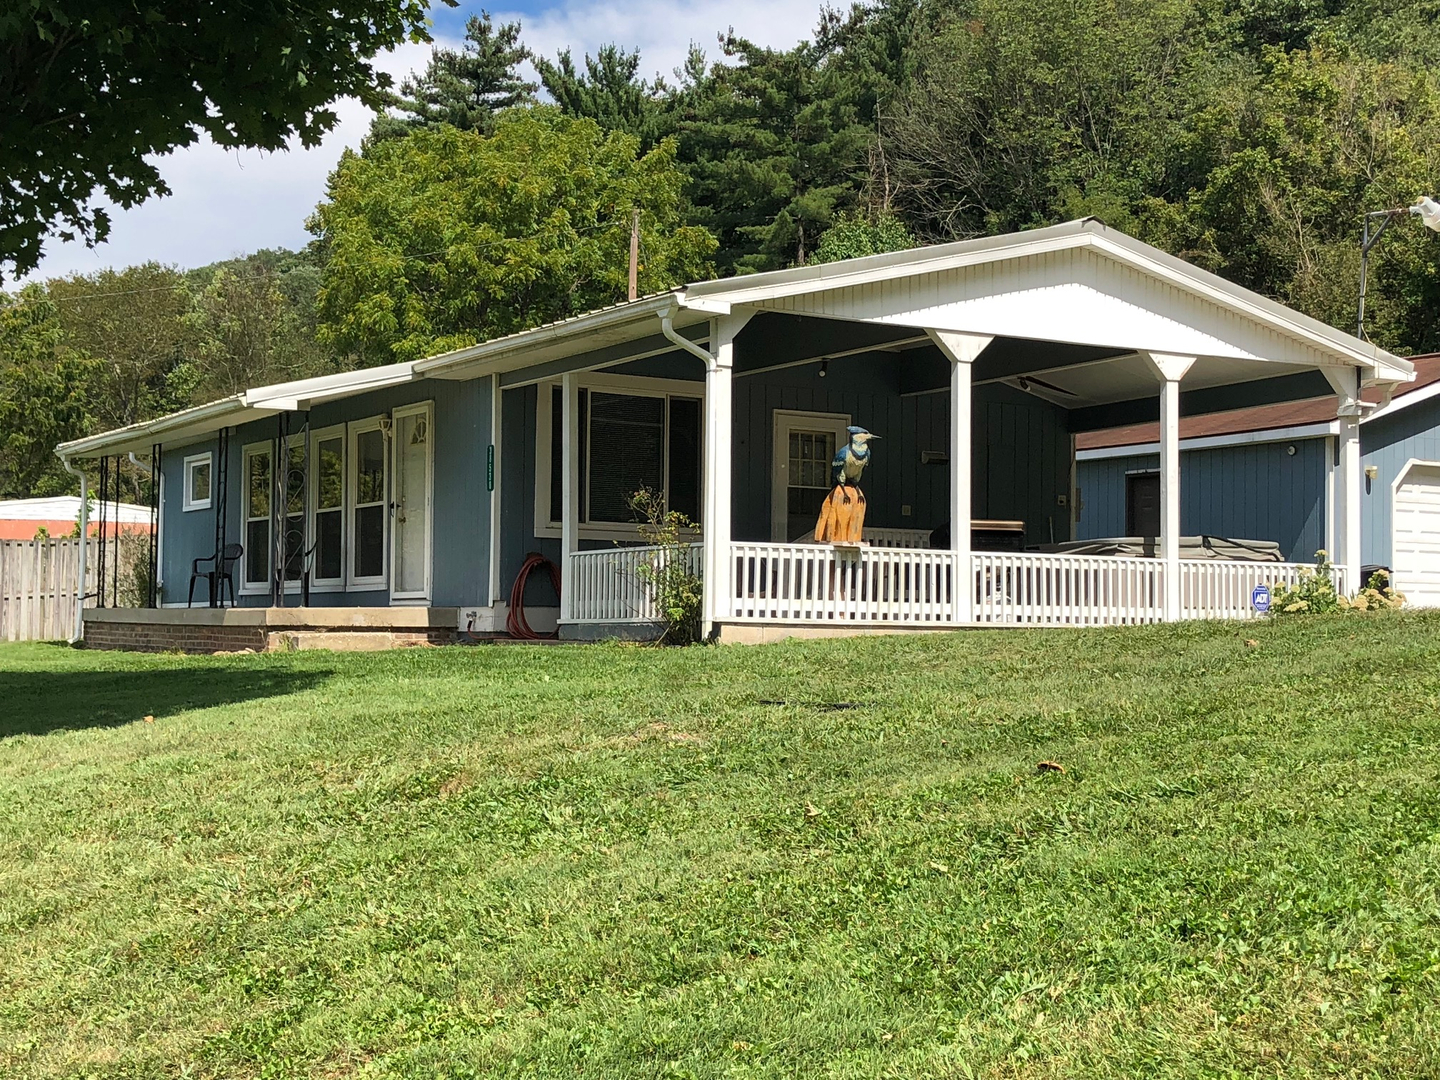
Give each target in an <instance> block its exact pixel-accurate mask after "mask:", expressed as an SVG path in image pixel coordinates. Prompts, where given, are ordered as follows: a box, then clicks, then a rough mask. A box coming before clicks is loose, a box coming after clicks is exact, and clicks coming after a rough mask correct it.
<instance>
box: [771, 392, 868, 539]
mask: <svg viewBox="0 0 1440 1080" xmlns="http://www.w3.org/2000/svg"><path fill="white" fill-rule="evenodd" d="M850 424H851V416H850V414H849V413H832V412H807V411H805V410H803V409H776V410H775V411H774V413H773V414H772V416H771V421H770V457H771V464H772V465H773V466H774V474H773V475H772V476H771V477H770V540H771V542H772V543H777V544H784V543H787V542H788V538H787V537H786V531H787V530H788V529H789V527H790V448H789V446H788V445H786V444H787V442H788V435H789V432H790V429H791V428H792V427H799V426H801V425H804V426H805V427H809V428H814V429H819V430H824V429H825V428H830V429H831V430H832V431H833V432H834V433H835V449H836V450H837V451H839V450H840V448H841V447H843V446H845V445H846V444H847V443H848V442H849V441H850V436H849V435H848V434H847V433H846V430H845V429H846V428H848V427H849V426H850Z"/></svg>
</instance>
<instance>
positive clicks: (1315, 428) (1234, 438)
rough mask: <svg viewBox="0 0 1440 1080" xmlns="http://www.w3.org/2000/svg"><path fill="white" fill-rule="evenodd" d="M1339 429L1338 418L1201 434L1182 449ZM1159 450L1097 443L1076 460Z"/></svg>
mask: <svg viewBox="0 0 1440 1080" xmlns="http://www.w3.org/2000/svg"><path fill="white" fill-rule="evenodd" d="M1339 431H1340V424H1339V422H1338V421H1335V420H1331V421H1329V422H1328V423H1324V424H1298V425H1296V426H1295V427H1286V428H1268V429H1265V430H1261V431H1236V432H1232V433H1231V434H1229V435H1201V436H1198V437H1196V438H1191V439H1181V440H1180V449H1181V450H1213V449H1215V448H1216V447H1220V446H1252V445H1254V444H1256V443H1275V442H1292V441H1293V440H1296V439H1316V438H1320V437H1322V436H1325V435H1336V434H1338V433H1339ZM1158 453H1160V444H1159V443H1158V442H1148V443H1132V444H1130V445H1129V446H1097V447H1093V448H1091V449H1089V450H1077V451H1075V460H1076V461H1105V460H1107V459H1110V458H1119V457H1142V456H1144V455H1146V454H1158Z"/></svg>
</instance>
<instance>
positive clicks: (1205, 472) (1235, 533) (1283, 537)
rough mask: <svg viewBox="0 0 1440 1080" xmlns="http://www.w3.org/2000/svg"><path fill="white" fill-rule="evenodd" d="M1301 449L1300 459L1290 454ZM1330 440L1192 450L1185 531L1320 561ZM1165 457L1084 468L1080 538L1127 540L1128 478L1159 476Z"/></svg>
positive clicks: (1183, 459)
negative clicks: (1266, 544)
mask: <svg viewBox="0 0 1440 1080" xmlns="http://www.w3.org/2000/svg"><path fill="white" fill-rule="evenodd" d="M1291 446H1293V447H1295V454H1294V455H1293V456H1292V455H1291V454H1290V453H1289V452H1288V448H1289V447H1291ZM1329 453H1330V448H1329V445H1328V441H1327V440H1326V439H1324V438H1309V439H1297V440H1293V441H1291V442H1279V443H1250V444H1248V445H1244V446H1223V447H1214V448H1212V449H1208V450H1187V451H1184V452H1183V453H1182V454H1181V456H1180V529H1181V531H1182V532H1184V533H1185V534H1186V535H1191V536H1193V535H1197V534H1201V533H1204V534H1209V535H1212V536H1230V537H1236V538H1241V539H1246V540H1274V541H1275V542H1277V543H1278V544H1279V545H1280V549H1281V551H1282V552H1284V553H1285V557H1286V558H1287V559H1289V560H1292V561H1295V562H1309V561H1311V560H1313V558H1314V556H1315V552H1316V551H1317V550H1319V549H1320V548H1323V547H1324V546H1325V518H1326V512H1327V511H1326V505H1327V504H1326V498H1325V493H1326V479H1325V478H1326V456H1327V454H1329ZM1159 468H1160V456H1159V455H1158V454H1138V455H1129V456H1125V457H1114V458H1105V459H1101V460H1090V461H1081V462H1079V463H1078V464H1077V466H1076V475H1077V479H1078V485H1079V488H1080V498H1081V505H1082V509H1081V511H1080V524H1079V529H1078V530H1077V536H1078V538H1079V539H1081V540H1093V539H1097V538H1099V537H1106V536H1124V535H1125V476H1126V474H1127V473H1132V472H1154V471H1156V470H1158V469H1159Z"/></svg>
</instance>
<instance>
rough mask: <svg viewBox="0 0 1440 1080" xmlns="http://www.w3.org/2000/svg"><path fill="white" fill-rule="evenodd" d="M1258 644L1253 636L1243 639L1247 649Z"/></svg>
mask: <svg viewBox="0 0 1440 1080" xmlns="http://www.w3.org/2000/svg"><path fill="white" fill-rule="evenodd" d="M1259 644H1260V642H1258V641H1256V640H1255V639H1254V638H1253V637H1247V638H1246V639H1245V647H1246V648H1247V649H1253V648H1255V647H1256V646H1257V645H1259Z"/></svg>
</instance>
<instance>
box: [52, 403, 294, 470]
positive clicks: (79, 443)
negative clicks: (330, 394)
mask: <svg viewBox="0 0 1440 1080" xmlns="http://www.w3.org/2000/svg"><path fill="white" fill-rule="evenodd" d="M251 413H253V414H254V415H253V416H252V415H248V414H251ZM267 415H270V414H269V413H268V412H265V411H263V410H258V409H250V408H248V407H247V406H246V405H245V403H244V401H243V400H242V395H240V394H232V395H231V396H230V397H227V398H221V399H220V400H219V401H212V402H209V403H208V404H205V405H197V406H195V407H194V408H192V409H182V410H181V411H180V412H175V413H170V414H169V415H168V416H162V417H160V418H159V419H156V420H146V421H143V422H142V423H138V424H131V425H129V426H128V427H123V428H116V429H115V430H113V431H104V432H101V433H100V434H99V435H89V436H87V437H85V438H83V439H73V440H71V441H70V442H65V443H61V444H60V445H59V446H57V447H55V453H56V455H57V456H59V457H60V459H61V460H62V461H68V460H71V459H73V458H89V457H101V456H107V455H109V454H113V453H120V452H124V451H126V450H131V449H138V448H143V447H145V446H149V445H150V444H152V443H156V442H161V441H163V437H164V436H167V435H169V436H172V437H174V438H184V437H186V436H187V435H190V434H197V433H198V434H203V433H204V432H207V431H216V430H218V429H220V428H222V427H228V426H229V425H230V423H232V422H234V423H242V422H243V420H242V417H243V419H257V418H259V417H261V416H267ZM232 418H233V420H232Z"/></svg>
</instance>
